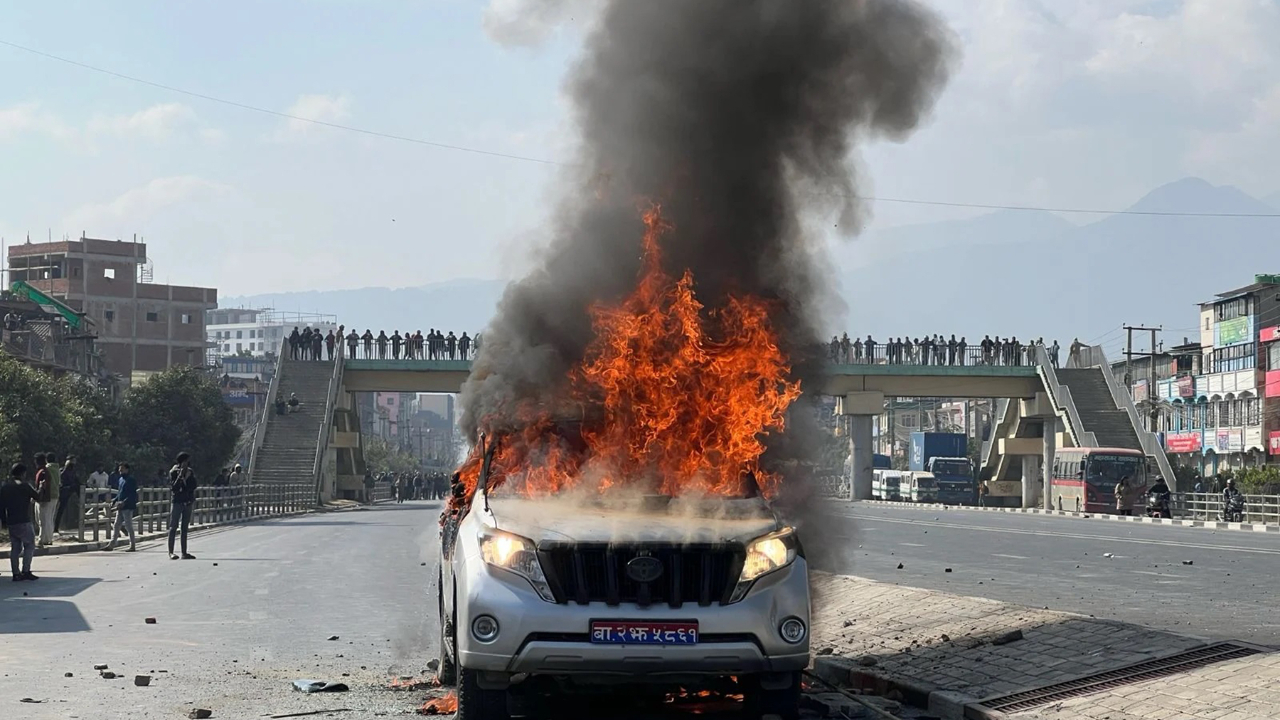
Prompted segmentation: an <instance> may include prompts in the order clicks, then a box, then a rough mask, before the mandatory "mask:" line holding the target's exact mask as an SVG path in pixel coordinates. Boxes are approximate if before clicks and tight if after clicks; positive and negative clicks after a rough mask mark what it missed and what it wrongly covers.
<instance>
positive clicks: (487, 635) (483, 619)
mask: <svg viewBox="0 0 1280 720" xmlns="http://www.w3.org/2000/svg"><path fill="white" fill-rule="evenodd" d="M471 636H472V637H474V638H475V639H476V640H479V641H480V642H482V643H491V642H493V641H494V640H497V639H498V621H497V620H496V619H494V618H492V617H490V616H488V615H481V616H480V617H478V618H476V619H475V620H472V621H471Z"/></svg>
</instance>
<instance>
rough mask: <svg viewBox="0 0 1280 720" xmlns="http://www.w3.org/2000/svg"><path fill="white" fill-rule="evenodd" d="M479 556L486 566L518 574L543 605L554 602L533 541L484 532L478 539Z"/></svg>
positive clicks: (493, 532)
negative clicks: (534, 591) (544, 601)
mask: <svg viewBox="0 0 1280 720" xmlns="http://www.w3.org/2000/svg"><path fill="white" fill-rule="evenodd" d="M480 555H481V557H483V558H484V561H485V564H487V565H489V567H494V568H498V569H499V570H505V571H507V572H509V573H512V574H515V575H519V576H520V577H522V578H524V579H525V580H528V581H529V584H530V585H532V586H533V589H534V590H537V591H538V595H540V596H542V599H543V600H546V601H547V602H555V601H556V599H555V596H554V595H553V594H552V593H551V586H550V585H548V584H547V576H546V575H544V574H543V572H542V563H540V562H538V549H537V548H536V547H534V544H533V541H532V540H529V539H528V538H522V537H520V536H519V535H512V534H511V533H505V532H502V531H500V530H488V531H486V532H484V533H483V534H482V535H481V536H480Z"/></svg>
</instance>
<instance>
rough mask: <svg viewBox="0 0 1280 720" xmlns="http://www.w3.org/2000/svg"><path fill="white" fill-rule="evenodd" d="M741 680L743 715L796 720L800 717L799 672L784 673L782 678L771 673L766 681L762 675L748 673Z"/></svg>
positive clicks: (751, 719)
mask: <svg viewBox="0 0 1280 720" xmlns="http://www.w3.org/2000/svg"><path fill="white" fill-rule="evenodd" d="M779 680H781V682H779ZM787 681H789V683H788V682H787ZM741 682H742V695H743V708H744V710H745V713H744V715H743V717H745V718H749V719H750V720H760V719H761V718H764V717H767V716H777V717H779V718H781V719H782V720H798V718H799V717H800V673H799V672H793V673H786V674H785V675H784V676H783V677H782V678H779V677H778V676H777V675H771V676H768V680H767V681H766V678H765V677H762V676H758V675H748V676H747V677H744V678H742V681H741ZM784 683H786V684H785V686H783V685H784Z"/></svg>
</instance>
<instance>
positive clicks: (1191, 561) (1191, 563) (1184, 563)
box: [1182, 560, 1195, 565]
mask: <svg viewBox="0 0 1280 720" xmlns="http://www.w3.org/2000/svg"><path fill="white" fill-rule="evenodd" d="M1182 564H1183V565H1194V564H1195V561H1194V560H1183V561H1182Z"/></svg>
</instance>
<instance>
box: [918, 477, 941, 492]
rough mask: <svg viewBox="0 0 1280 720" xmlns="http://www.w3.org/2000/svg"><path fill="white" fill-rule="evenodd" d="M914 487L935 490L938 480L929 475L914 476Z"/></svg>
mask: <svg viewBox="0 0 1280 720" xmlns="http://www.w3.org/2000/svg"><path fill="white" fill-rule="evenodd" d="M916 487H918V488H920V489H921V490H937V489H938V481H937V480H935V479H933V478H931V477H922V478H916Z"/></svg>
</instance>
